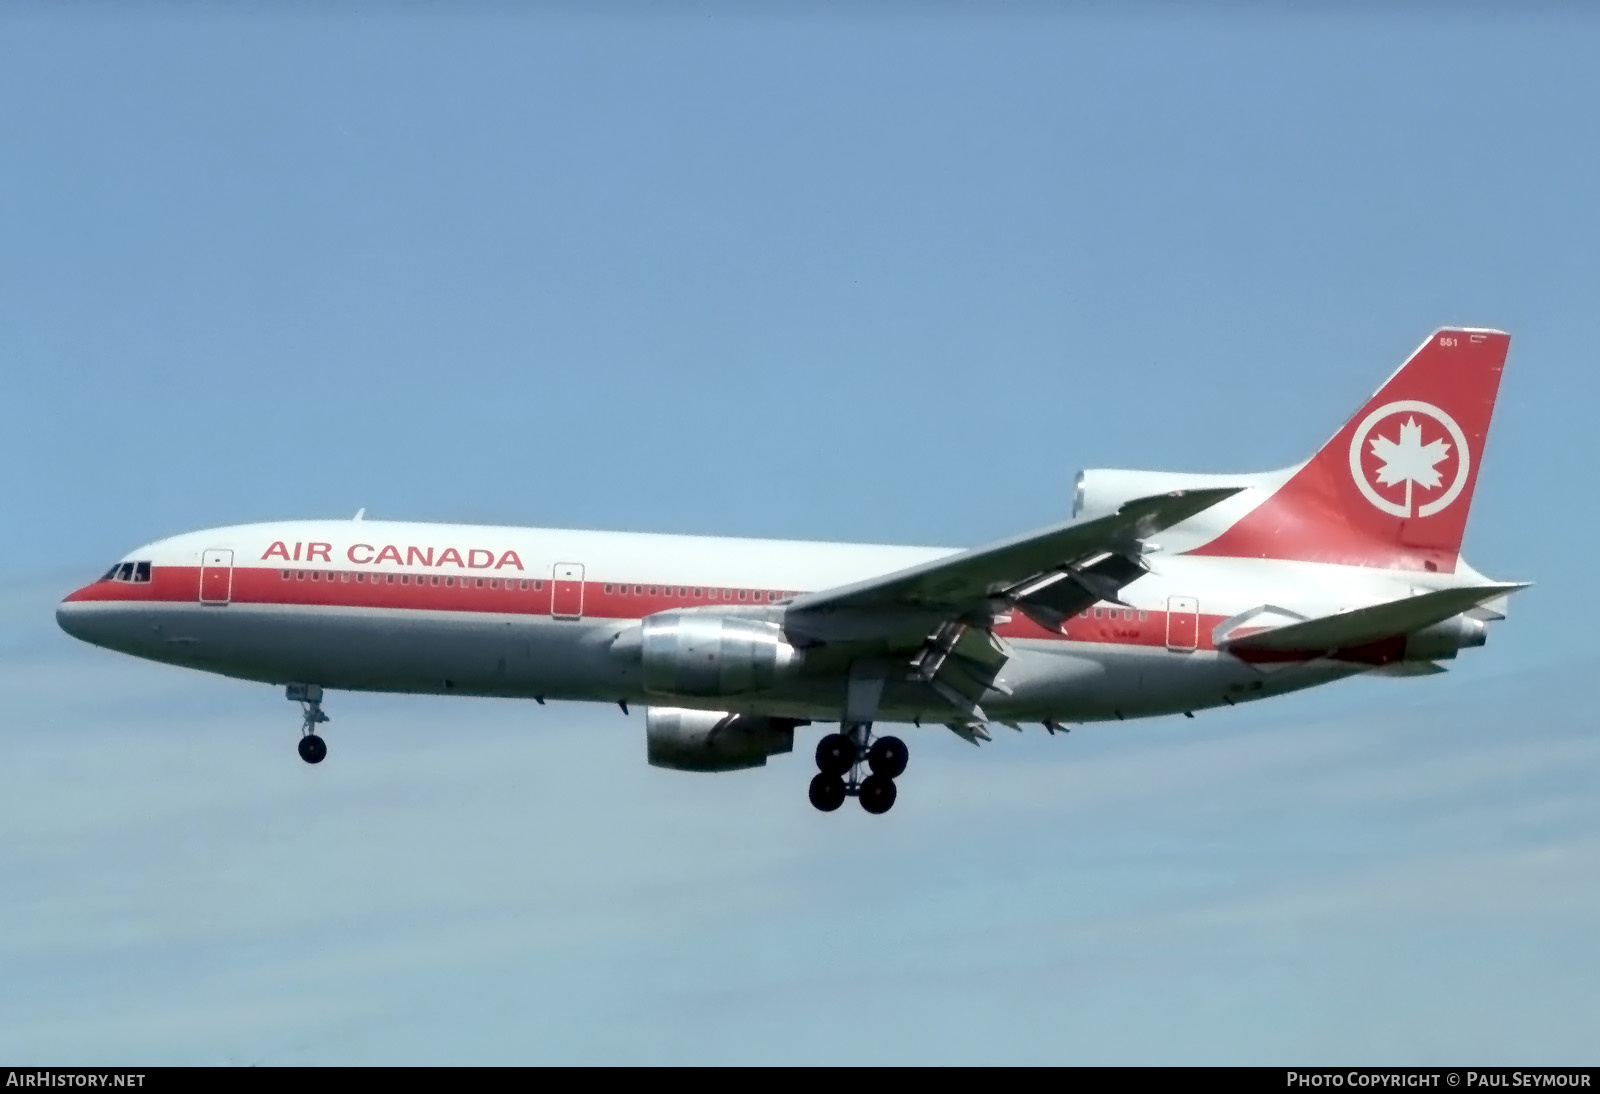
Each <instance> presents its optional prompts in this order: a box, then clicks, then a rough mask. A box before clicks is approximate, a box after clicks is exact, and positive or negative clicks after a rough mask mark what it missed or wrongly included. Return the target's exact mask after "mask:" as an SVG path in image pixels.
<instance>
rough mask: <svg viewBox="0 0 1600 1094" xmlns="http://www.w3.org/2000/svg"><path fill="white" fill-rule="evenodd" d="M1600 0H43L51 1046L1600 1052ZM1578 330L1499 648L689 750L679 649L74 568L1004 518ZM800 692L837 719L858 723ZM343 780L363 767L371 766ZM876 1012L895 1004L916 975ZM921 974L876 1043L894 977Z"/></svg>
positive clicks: (9, 135) (1512, 386)
mask: <svg viewBox="0 0 1600 1094" xmlns="http://www.w3.org/2000/svg"><path fill="white" fill-rule="evenodd" d="M1597 45H1600V23H1597V22H1596V21H1595V20H1594V19H1593V18H1585V17H1583V16H1581V15H1577V14H1573V13H1569V12H1563V11H1559V10H1556V9H1545V10H1540V11H1536V12H1523V11H1520V10H1519V11H1517V12H1516V13H1515V14H1514V15H1513V13H1511V12H1510V11H1506V12H1503V13H1502V12H1496V11H1494V10H1492V9H1489V8H1487V7H1475V8H1473V9H1472V10H1469V11H1465V12H1454V13H1449V14H1446V13H1444V12H1442V11H1440V10H1437V9H1434V8H1431V7H1428V6H1422V5H1418V6H1413V7H1409V8H1407V9H1405V10H1403V11H1399V12H1387V11H1383V10H1379V9H1378V8H1377V7H1374V6H1365V7H1361V8H1360V9H1359V10H1357V11H1355V12H1349V13H1342V12H1334V11H1332V10H1324V11H1317V12H1310V13H1300V14H1295V15H1288V14H1282V13H1277V12H1273V11H1269V10H1266V9H1265V8H1264V7H1257V6H1249V5H1245V6H1215V7H1213V8H1210V9H1208V10H1206V11H1203V12H1177V11H1175V10H1173V9H1170V8H1168V7H1166V6H1158V5H1152V6H1148V7H1137V8H1134V9H1131V11H1127V12H1123V11H1113V10H1111V9H1109V8H1107V7H1104V6H1065V7H1061V8H1053V7H1052V8H1046V7H1036V6H1028V5H1016V6H1012V7H1010V8H1008V9H1006V10H1005V11H1003V12H1000V13H996V12H994V11H991V10H989V9H987V8H985V9H979V8H977V7H974V6H963V5H946V6H943V7H940V8H938V9H937V10H935V11H931V12H927V11H918V10H914V9H913V8H911V7H910V6H896V5H883V6H880V7H878V8H876V9H875V10H874V11H873V12H872V13H870V14H867V15H862V14H859V13H855V12H852V11H848V10H845V9H843V8H840V7H830V6H818V7H815V8H800V7H782V6H779V7H773V8H770V9H767V10H766V11H765V12H764V13H763V14H761V15H759V16H753V15H749V14H745V13H742V12H740V11H738V10H736V9H734V8H732V7H729V6H723V5H685V6H680V7H678V8H677V9H675V10H674V11H673V12H671V13H662V12H656V11H653V10H647V9H644V8H633V7H615V8H611V9H608V11H607V12H606V13H604V14H602V15H589V14H585V13H583V12H581V11H580V10H578V9H577V8H564V7H546V8H538V9H533V10H528V11H521V10H514V9H511V8H509V7H504V6H494V5H483V6H478V7H475V8H471V9H470V10H465V11H457V12H449V13H446V12H442V11H436V10H430V9H425V8H421V7H407V6H396V5H368V6H355V7H351V8H348V9H346V10H345V11H344V12H342V13H341V14H338V15H328V14H323V13H321V12H319V11H317V10H315V9H313V8H311V7H309V6H301V7H297V8H294V9H292V10H289V11H268V10H266V9H264V8H260V9H254V10H250V9H235V10H230V11H228V12H218V11H212V12H199V11H195V10H191V9H187V8H179V7H174V6H159V5H144V6H132V7H126V6H124V7H112V6H110V5H105V6H99V7H93V6H83V7H76V8H73V9H70V10H68V9H61V8H55V7H46V6H42V5H41V6H12V7H8V8H7V9H6V11H5V12H4V13H3V14H0V101H4V102H5V103H6V104H7V108H6V110H4V111H0V253H3V255H4V256H5V257H4V261H0V375H3V376H4V378H5V381H6V383H5V394H6V398H5V399H4V400H3V401H0V476H3V479H0V482H3V489H0V498H3V513H4V516H5V519H4V520H3V521H0V546H3V548H4V550H5V554H6V558H7V559H8V562H9V567H8V573H9V575H10V576H9V577H8V578H7V579H6V581H5V583H4V585H3V586H0V650H3V651H4V652H3V656H4V661H3V663H0V680H3V687H4V694H5V695H6V696H7V701H8V707H9V709H8V717H7V718H6V719H5V720H4V728H3V729H0V749H3V753H4V755H5V757H6V765H7V767H8V769H9V771H10V772H11V774H12V780H11V782H12V786H13V791H12V792H11V793H9V794H8V795H7V796H6V799H5V801H4V803H3V804H0V825H3V826H4V830H5V831H6V832H7V839H6V841H5V842H4V844H0V925H3V926H4V927H5V930H3V931H0V967H4V968H5V969H6V970H7V974H6V981H7V991H6V992H5V993H4V995H3V996H0V1056H4V1057H5V1058H8V1059H22V1058H30V1059H31V1058H40V1059H48V1060H56V1061H88V1060H97V1061H101V1060H103V1061H119V1060H128V1059H141V1060H149V1061H152V1062H156V1061H179V1060H182V1061H218V1062H221V1061H232V1062H240V1063H244V1062H301V1061H344V1060H351V1061H357V1060H374V1061H377V1060H414V1061H465V1060H494V1061H532V1060H638V1061H654V1060H696V1061H734V1060H740V1061H743V1060H827V1061H834V1062H848V1061H853V1060H873V1061H882V1062H888V1061H905V1060H940V1061H945V1060H949V1061H959V1060H1018V1061H1023V1060H1027V1061H1035V1060H1040V1061H1055V1062H1070V1061H1074V1060H1116V1061H1138V1060H1162V1061H1171V1062H1181V1061H1190V1060H1216V1061H1224V1060H1225V1061H1236V1060H1237V1061H1245V1062H1280V1061H1282V1062H1289V1061H1302V1062H1305V1061H1324V1062H1342V1061H1347V1060H1352V1059H1372V1060H1394V1061H1403V1062H1422V1061H1444V1060H1462V1059H1467V1058H1470V1059H1472V1060H1477V1061H1485V1060H1489V1059H1493V1060H1495V1061H1504V1062H1518V1061H1528V1060H1561V1061H1570V1060H1573V1059H1574V1058H1583V1057H1585V1056H1586V1055H1587V1056H1588V1057H1592V1053H1593V1046H1592V1035H1591V1034H1592V1029H1593V1028H1594V1027H1595V1026H1596V1024H1597V1020H1600V1013H1597V1010H1596V1004H1595V1002H1594V998H1593V990H1592V988H1593V984H1594V983H1596V978H1597V976H1600V958H1597V957H1596V954H1595V951H1594V948H1593V945H1592V938H1591V934H1590V928H1589V925H1590V924H1592V923H1593V922H1594V920H1595V917H1596V913H1597V912H1600V888H1597V886H1596V884H1595V882H1594V878H1595V877H1596V876H1597V871H1596V867H1597V866H1600V839H1597V831H1600V829H1597V823H1596V822H1597V820H1600V817H1597V814H1596V810H1595V806H1594V805H1593V804H1592V803H1591V798H1592V793H1591V791H1592V788H1593V786H1594V784H1595V777H1596V775H1600V752H1597V750H1596V745H1595V743H1594V739H1593V736H1592V716H1591V714H1590V711H1591V709H1592V705H1593V704H1592V698H1593V696H1592V692H1593V688H1592V685H1591V684H1590V681H1591V680H1592V679H1593V673H1594V669H1595V665H1594V663H1593V661H1592V660H1590V659H1589V658H1590V657H1591V655H1590V654H1589V652H1588V645H1589V628H1588V626H1587V624H1588V621H1589V620H1590V619H1592V618H1593V617H1594V614H1595V611H1596V609H1597V608H1600V603H1597V599H1600V598H1597V596H1596V592H1595V589H1594V582H1593V579H1592V577H1591V576H1590V574H1589V572H1588V570H1589V567H1588V561H1589V553H1590V552H1589V548H1588V547H1587V544H1588V543H1589V541H1590V540H1592V539H1593V537H1594V531H1595V529H1594V522H1593V519H1592V517H1591V516H1590V514H1589V512H1588V510H1589V505H1588V502H1589V499H1590V498H1591V497H1592V494H1593V486H1592V483H1591V481H1590V469H1591V467H1592V466H1593V464H1594V458H1595V456H1596V454H1597V453H1596V441H1595V439H1594V431H1593V426H1592V422H1591V418H1592V413H1593V412H1592V407H1593V406H1594V405H1595V402H1596V397H1597V395H1600V392H1597V386H1600V382H1597V379H1596V374H1595V369H1594V367H1593V351H1592V345H1591V339H1590V337H1589V335H1588V333H1587V332H1588V327H1587V324H1588V323H1589V322H1590V321H1591V320H1592V313H1593V305H1594V300H1595V299H1596V287H1597V284H1600V228H1597V225H1596V220H1595V217H1594V212H1593V209H1594V202H1593V195H1594V194H1595V193H1596V192H1597V191H1600V160H1597V159H1596V156H1595V152H1594V146H1595V142H1594V141H1593V139H1592V134H1593V128H1594V126H1593V118H1592V113H1593V111H1592V105H1593V103H1594V102H1595V101H1596V100H1597V95H1600V73H1597V72H1596V71H1595V68H1594V66H1593V64H1592V56H1593V53H1594V50H1595V48H1596V46H1597ZM1446 323H1467V324H1474V325H1485V326H1498V327H1503V328H1505V329H1507V330H1510V331H1511V332H1512V334H1513V343H1512V351H1511V359H1510V363H1509V365H1508V368H1507V372H1506V378H1505V383H1504V386H1503V388H1502V395H1501V400H1500V406H1499V409H1498V413H1497V415H1496V420H1495V424H1494V428H1493V430H1492V434H1491V441H1490V448H1489V454H1488V458H1487V460H1486V462H1485V463H1484V466H1483V471H1482V475H1481V477H1480V480H1479V486H1478V492H1477V498H1476V501H1475V505H1474V517H1473V519H1472V522H1471V524H1470V525H1469V528H1468V535H1467V549H1468V556H1469V558H1470V559H1471V560H1472V561H1473V562H1474V563H1475V564H1476V565H1477V566H1479V567H1480V568H1481V569H1483V570H1484V571H1485V572H1487V573H1489V574H1490V575H1492V576H1494V577H1497V578H1503V579H1527V580H1534V581H1537V582H1538V585H1537V587H1536V588H1535V589H1533V590H1532V591H1530V592H1529V593H1526V594H1523V596H1522V597H1520V598H1519V599H1518V601H1517V603H1516V604H1515V605H1514V614H1513V616H1512V618H1511V619H1510V620H1509V621H1507V622H1506V623H1505V624H1503V625H1500V626H1498V627H1496V628H1495V631H1494V633H1493V635H1492V636H1491V640H1490V645H1489V648H1487V649H1485V650H1482V651H1473V652H1471V653H1470V654H1469V655H1467V656H1464V657H1463V658H1462V660H1461V662H1460V664H1459V665H1458V666H1457V667H1456V669H1455V671H1453V672H1452V673H1451V674H1450V675H1449V676H1446V677H1442V678H1439V679H1435V680H1427V681H1411V682H1395V681H1388V682H1379V681H1372V682H1360V683H1355V684H1351V685H1349V686H1346V687H1342V688H1339V689H1330V690H1328V691H1325V692H1321V693H1314V694H1312V695H1307V696H1300V697H1294V698H1290V699H1285V700H1280V701H1276V702H1274V703H1272V704H1268V705H1265V706H1262V707H1259V708H1256V709H1252V710H1247V711H1238V712H1231V713H1227V714H1220V713H1218V714H1212V715H1207V716H1204V717H1203V718H1201V719H1198V720H1196V721H1195V722H1193V723H1185V724H1182V725H1178V724H1174V723H1167V722H1153V723H1149V724H1146V725H1131V726H1125V727H1121V728H1119V729H1116V730H1109V729H1108V730H1089V731H1083V732H1079V733H1075V734H1073V735H1072V736H1071V737H1070V738H1068V739H1067V740H1065V741H1062V740H1059V739H1056V740H1050V739H1043V740H1036V739H1033V738H1031V737H1029V738H1016V737H1012V736H1011V735H1009V734H1008V735H1006V736H1004V737H1002V738H1001V739H999V740H997V741H996V743H995V744H994V745H993V746H990V747H987V748H985V749H983V750H981V751H975V750H972V749H970V748H969V747H968V746H966V745H965V744H963V743H962V742H960V741H957V740H956V739H955V738H953V737H950V736H949V735H948V734H942V733H939V734H927V733H925V734H923V735H922V736H919V737H917V738H915V739H914V740H913V742H912V744H913V750H914V759H913V766H914V771H913V772H910V773H908V778H907V784H906V790H905V791H904V792H903V795H902V798H903V800H902V803H901V804H900V805H899V806H898V807H897V808H896V810H895V812H894V813H892V814H890V815H889V816H888V817H886V818H883V819H882V820H879V821H871V822H869V819H868V818H866V817H863V816H859V815H857V813H856V811H846V812H845V813H842V814H840V815H839V816H836V817H831V818H819V817H817V816H815V815H814V814H812V813H811V812H810V810H809V807H808V806H806V804H805V802H804V798H803V792H802V788H803V783H804V780H805V777H806V775H807V772H806V770H805V769H806V768H807V764H806V762H805V757H804V756H803V755H800V756H796V757H791V758H788V759H786V760H783V761H780V762H776V763H774V764H773V765H772V766H771V767H770V768H769V769H767V770H765V771H762V772H756V773H750V774H748V775H744V776H729V777H726V778H710V779H707V778H700V777H695V776H689V775H673V774H671V773H666V772H658V771H654V770H652V769H649V768H646V767H645V766H644V764H643V742H642V740H641V739H640V738H641V736H642V723H641V721H640V720H639V719H638V718H637V717H635V718H632V719H623V718H622V717H621V716H620V714H618V713H617V712H615V711H612V710H606V709H598V710H588V709H585V708H578V707H556V706H552V707H549V708H544V709H538V708H531V709H530V708H524V707H523V706H522V705H519V704H508V703H496V702H487V701H485V702H472V701H457V702H453V703H451V702H444V701H439V700H431V699H406V698H383V697H345V696H340V697H338V699H337V702H336V703H335V704H333V705H331V707H330V709H331V710H332V712H333V714H334V718H335V721H334V723H333V725H332V727H331V731H332V732H331V742H332V757H331V758H330V761H329V763H328V764H326V765H324V767H323V769H320V770H317V771H315V772H314V773H313V772H308V771H307V770H305V769H303V767H302V765H300V764H299V763H298V761H297V760H295V758H294V756H293V753H292V747H291V745H292V741H293V736H294V731H295V721H294V716H293V712H292V711H291V709H290V708H289V707H288V705H287V704H286V703H285V702H284V701H283V700H282V699H281V698H280V697H279V696H277V695H275V694H274V693H272V692H271V691H270V690H268V689H265V688H259V687H254V686H251V685H245V684H239V683H232V682H227V681H220V680H212V679H209V678H206V677H203V676H199V675H196V674H189V673H184V672H180V671H177V670H170V669H166V668H161V667H157V666H149V665H143V664H139V663H135V662H131V661H127V660H124V659H121V658H118V657H116V656H114V655H112V654H109V653H104V652H101V651H96V650H92V649H89V648H87V647H81V646H78V645H76V644H75V643H73V642H72V641H71V640H70V639H68V638H66V637H65V636H64V635H61V634H60V633H59V632H57V631H56V630H55V629H54V625H53V620H52V619H51V617H50V608H51V606H52V604H53V603H54V601H55V600H56V599H57V598H58V597H59V596H60V595H61V593H62V592H64V591H66V590H67V589H69V588H71V587H73V586H74V585H76V584H78V583H81V581H82V580H83V579H85V578H86V577H88V576H91V575H92V574H93V573H95V572H97V571H98V570H99V569H100V568H102V567H103V566H104V564H105V563H106V562H107V561H108V560H109V559H111V558H113V557H115V556H116V555H118V554H120V553H122V552H123V551H125V550H128V549H130V548H131V547H133V546H136V545H138V544H140V543H143V542H147V541H149V540H151V539H154V538H157V537H159V536H162V535H165V534H170V533H173V532H177V531H184V530H190V529H194V528H201V527H207V526H213V525H219V524H226V523H231V522H235V521H244V520H255V519H269V518H276V517H290V516H333V515H345V514H347V513H353V512H354V511H355V510H356V508H358V507H361V506H365V507H367V509H368V511H369V513H371V514H372V515H374V516H383V517H386V518H397V519H438V520H452V521H488V522H496V523H520V524H547V525H566V526H586V527H606V528H625V529H651V530H665V531H684V532H697V533H712V534H717V533H726V534H740V535H769V536H807V537H813V536H814V537H822V538H837V539H862V540H875V541H887V542H906V543H940V544H951V545H959V544H971V543H977V542H982V541H984V540H989V539H994V538H998V537H1001V536H1004V535H1008V534H1010V533H1013V532H1016V531H1020V530H1023V529H1026V528H1029V527H1033V526H1036V525H1040V524H1044V523H1048V522H1050V521H1052V520H1055V519H1058V518H1059V517H1060V516H1062V515H1063V514H1064V513H1065V511H1066V509H1067V507H1068V505H1069V495H1070V489H1071V482H1072V475H1073V473H1074V472H1075V471H1076V470H1077V469H1078V468H1080V467H1084V466H1113V467H1129V466H1131V467H1163V468H1172V469H1181V470H1218V471H1231V470H1253V469H1260V468H1266V467H1274V466H1281V465H1283V464H1287V463H1290V462H1292V461H1294V460H1296V459H1299V458H1301V457H1303V456H1304V455H1306V454H1308V453H1309V452H1310V451H1311V450H1312V449H1314V448H1315V447H1316V446H1317V445H1319V444H1320V443H1321V441H1322V440H1323V439H1324V438H1325V437H1326V436H1327V435H1329V434H1330V433H1331V432H1332V431H1333V430H1334V429H1335V428H1336V427H1337V426H1338V425H1339V424H1340V423H1341V422H1342V421H1343V420H1344V419H1345V417H1346V416H1347V415H1348V413H1349V412H1350V411H1351V410H1352V409H1354V408H1355V407H1356V406H1358V405H1359V404H1360V403H1361V402H1362V401H1363V400H1364V399H1365V397H1366V396H1367V395H1368V394H1369V393H1370V392H1371V391H1372V390H1373V389H1374V388H1375V387H1376V386H1377V384H1378V382H1379V381H1381V380H1382V378H1383V377H1384V376H1385V375H1387V374H1388V372H1389V371H1390V370H1391V369H1392V368H1393V367H1394V366H1395V365H1396V364H1397V363H1398V362H1399V361H1400V359H1401V358H1402V357H1403V356H1404V354H1405V353H1407V352H1408V351H1409V350H1410V349H1411V348H1413V347H1414V346H1415V345H1416V344H1417V343H1418V342H1419V341H1420V340H1421V339H1422V337H1423V336H1424V335H1425V334H1426V333H1427V332H1428V331H1429V330H1430V329H1432V328H1433V327H1435V326H1438V325H1441V324H1446ZM808 743H809V742H808V740H807V741H802V745H801V747H802V748H804V747H806V746H807V745H808ZM313 774H314V775H315V778H311V777H309V776H311V775H313ZM857 1015H861V1016H865V1017H861V1018H858V1017H855V1016H857ZM864 1030H870V1031H871V1036H863V1035H862V1033H863V1031H864Z"/></svg>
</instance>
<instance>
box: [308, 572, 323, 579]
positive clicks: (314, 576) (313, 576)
mask: <svg viewBox="0 0 1600 1094" xmlns="http://www.w3.org/2000/svg"><path fill="white" fill-rule="evenodd" d="M311 580H312V581H321V580H322V571H321V570H312V571H311Z"/></svg>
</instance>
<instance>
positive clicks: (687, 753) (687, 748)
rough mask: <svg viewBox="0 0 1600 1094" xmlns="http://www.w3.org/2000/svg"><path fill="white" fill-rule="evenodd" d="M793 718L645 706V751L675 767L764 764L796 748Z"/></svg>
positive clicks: (724, 768) (654, 763) (727, 768)
mask: <svg viewBox="0 0 1600 1094" xmlns="http://www.w3.org/2000/svg"><path fill="white" fill-rule="evenodd" d="M795 725H796V723H795V722H793V721H788V720H783V719H777V718H763V717H761V716H759V715H754V714H729V713H727V712H726V711H721V710H684V709H682V708H679V707H646V708H645V712H644V737H645V754H646V757H647V758H648V759H649V761H650V765H651V766H652V767H665V768H669V769H671V770H673V771H738V770H741V769H743V768H747V767H765V766H766V763H767V757H768V756H777V755H781V754H782V753H785V752H790V751H793V749H794V727H795Z"/></svg>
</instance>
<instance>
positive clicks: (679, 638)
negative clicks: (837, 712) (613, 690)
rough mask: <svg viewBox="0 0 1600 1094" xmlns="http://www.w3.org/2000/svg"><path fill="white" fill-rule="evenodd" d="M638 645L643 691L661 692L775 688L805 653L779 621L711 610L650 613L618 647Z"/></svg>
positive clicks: (708, 692)
mask: <svg viewBox="0 0 1600 1094" xmlns="http://www.w3.org/2000/svg"><path fill="white" fill-rule="evenodd" d="M635 644H637V649H638V652H639V657H640V659H641V661H642V664H643V672H642V677H643V684H644V689H645V690H646V691H648V692H653V693H655V694H657V695H699V696H716V695H739V694H742V693H744V692H750V691H759V690H761V689H762V688H766V687H770V686H771V685H772V683H773V681H775V680H777V679H778V678H780V677H782V676H785V675H787V674H788V673H790V672H792V671H794V670H795V669H796V668H797V667H798V666H799V664H800V660H801V654H800V651H799V650H797V649H795V648H794V647H793V646H791V645H790V644H789V643H788V642H787V641H785V639H784V637H783V631H782V629H781V628H779V626H778V625H777V624H776V623H769V622H767V621H765V620H762V619H745V618H741V617H739V616H733V615H713V614H710V613H707V612H662V613H660V614H659V615H652V616H647V617H646V618H645V620H644V621H643V623H642V624H641V625H640V628H639V630H638V631H637V632H631V633H629V634H626V635H624V636H621V637H619V638H618V641H617V643H616V644H614V645H613V647H612V648H613V649H614V650H616V651H617V652H618V653H626V652H631V648H632V647H634V646H635Z"/></svg>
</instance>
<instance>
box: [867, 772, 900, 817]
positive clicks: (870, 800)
mask: <svg viewBox="0 0 1600 1094" xmlns="http://www.w3.org/2000/svg"><path fill="white" fill-rule="evenodd" d="M897 794H898V791H896V790H895V788H894V780H893V779H886V778H884V777H883V776H882V775H868V776H867V777H866V778H865V779H862V780H861V794H860V797H861V808H863V809H865V810H866V811H867V812H868V813H887V812H888V811H889V810H890V809H893V808H894V799H895V797H896V796H897Z"/></svg>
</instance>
